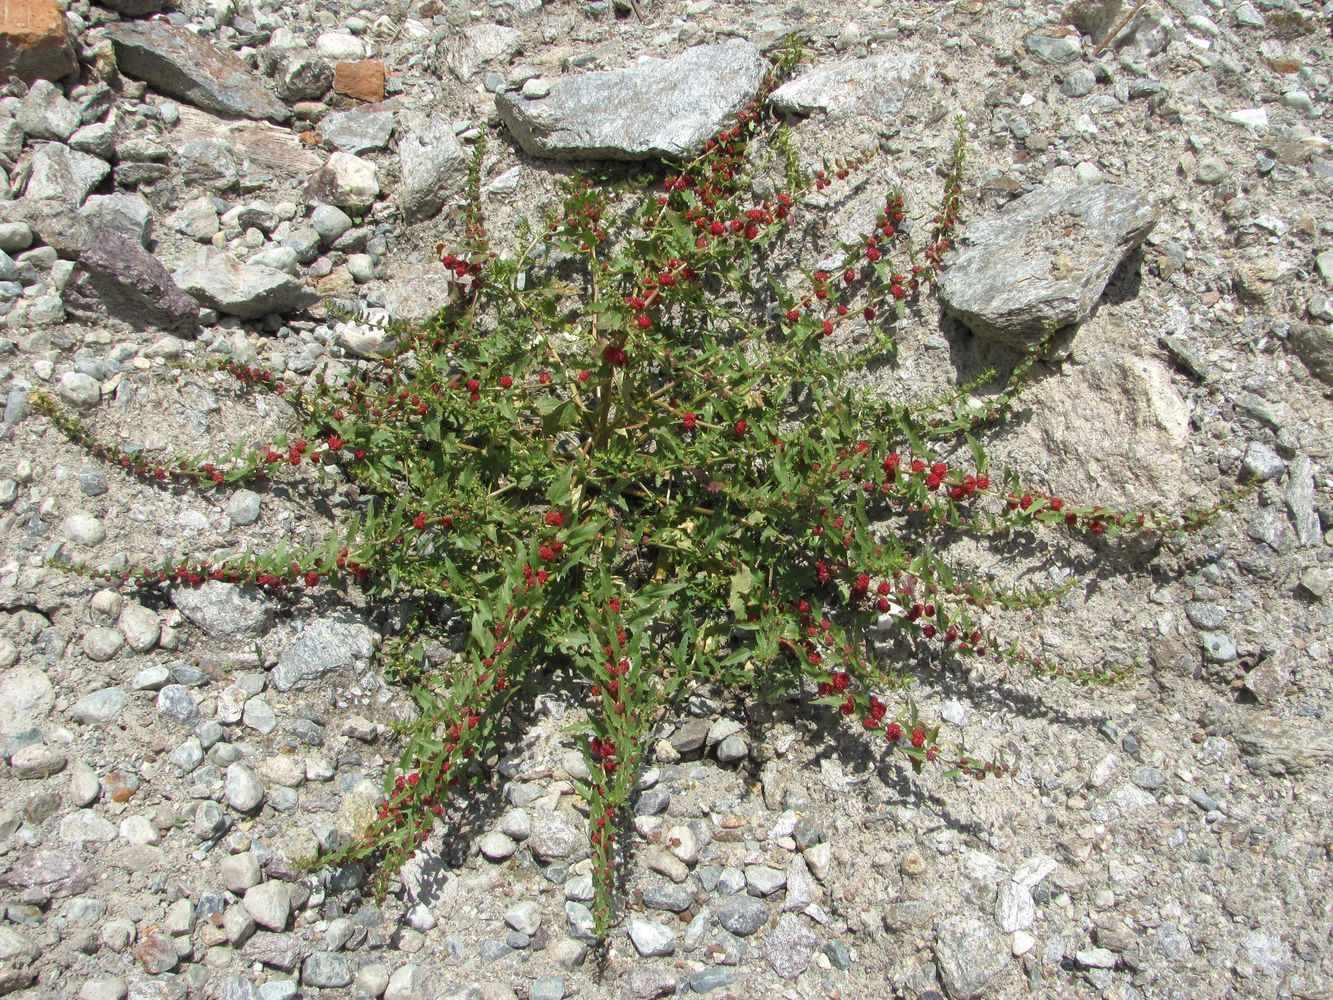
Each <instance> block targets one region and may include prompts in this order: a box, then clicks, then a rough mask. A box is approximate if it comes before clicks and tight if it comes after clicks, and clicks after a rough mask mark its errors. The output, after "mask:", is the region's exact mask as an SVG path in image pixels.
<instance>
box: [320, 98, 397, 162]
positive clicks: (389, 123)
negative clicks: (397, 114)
mask: <svg viewBox="0 0 1333 1000" xmlns="http://www.w3.org/2000/svg"><path fill="white" fill-rule="evenodd" d="M319 134H320V135H321V136H323V137H324V141H325V142H327V143H328V144H329V145H330V146H332V147H333V148H334V149H341V150H342V151H343V152H344V153H366V152H369V151H370V150H372V149H383V148H384V147H385V146H387V145H388V144H389V137H390V136H392V135H393V112H392V111H382V110H375V109H371V108H367V109H360V108H358V109H354V110H352V111H336V112H334V113H333V114H330V115H325V116H324V117H323V118H322V119H320V122H319Z"/></svg>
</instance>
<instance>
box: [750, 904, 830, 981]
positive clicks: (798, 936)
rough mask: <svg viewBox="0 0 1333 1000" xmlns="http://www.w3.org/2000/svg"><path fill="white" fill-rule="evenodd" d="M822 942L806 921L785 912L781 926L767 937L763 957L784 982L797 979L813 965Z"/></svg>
mask: <svg viewBox="0 0 1333 1000" xmlns="http://www.w3.org/2000/svg"><path fill="white" fill-rule="evenodd" d="M818 943H819V939H818V938H817V937H815V932H814V931H813V930H811V929H810V927H809V925H808V924H806V922H805V921H804V920H802V919H801V918H800V917H798V916H796V915H795V914H794V913H784V914H783V915H782V916H781V917H779V918H778V925H777V927H775V928H774V929H773V930H772V931H770V932H769V934H768V935H767V936H766V937H765V938H764V946H763V956H764V959H765V960H766V961H767V962H768V964H769V966H770V967H772V969H773V971H774V972H776V973H777V974H778V975H779V976H781V977H782V978H783V979H795V978H797V977H798V976H799V975H800V974H801V973H802V972H804V971H805V970H806V967H807V966H809V964H810V956H811V955H813V954H814V952H815V945H817V944H818Z"/></svg>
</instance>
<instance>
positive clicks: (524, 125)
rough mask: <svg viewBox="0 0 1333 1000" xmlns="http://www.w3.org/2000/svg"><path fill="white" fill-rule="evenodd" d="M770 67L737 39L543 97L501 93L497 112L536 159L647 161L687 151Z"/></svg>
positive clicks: (588, 77) (563, 86)
mask: <svg viewBox="0 0 1333 1000" xmlns="http://www.w3.org/2000/svg"><path fill="white" fill-rule="evenodd" d="M767 67H768V63H767V62H766V61H765V59H764V57H763V54H762V53H761V52H760V51H759V49H758V48H756V47H755V46H754V45H751V44H750V43H749V42H746V41H742V40H740V39H733V40H731V41H727V42H722V43H720V44H717V45H699V46H695V47H694V48H691V49H687V50H686V51H685V52H683V53H681V54H680V55H678V56H676V57H675V58H674V59H669V60H665V61H664V60H660V59H645V60H643V61H642V62H639V63H636V64H635V65H633V66H631V67H629V68H627V69H617V70H609V71H606V72H599V73H584V74H582V75H580V76H568V77H564V78H562V79H559V80H556V81H555V82H554V83H553V84H552V86H551V92H550V94H548V95H547V96H546V97H543V98H540V99H535V100H532V99H528V98H526V97H524V96H523V95H522V94H521V93H511V92H510V93H500V94H497V95H496V97H495V104H496V107H497V108H498V109H499V112H500V117H501V118H502V119H503V120H504V123H505V125H506V126H507V127H508V128H509V131H510V132H512V133H513V135H514V138H515V139H517V140H518V143H519V145H521V146H522V147H523V149H524V150H525V151H526V152H528V153H530V154H532V155H534V156H550V157H557V158H567V159H568V158H577V159H598V160H647V159H655V158H657V157H681V156H686V155H688V154H689V153H690V152H692V151H693V150H694V149H695V148H696V147H698V146H699V145H700V144H702V143H703V142H704V140H706V139H707V138H708V137H709V136H710V135H712V134H713V133H714V132H716V131H717V129H718V128H719V127H720V126H721V125H722V124H723V123H724V122H725V121H726V119H727V117H728V116H729V115H731V114H732V113H733V112H735V111H737V110H739V109H740V108H741V107H742V106H743V105H744V104H745V102H746V101H748V100H750V99H751V98H752V97H754V95H755V91H756V90H757V89H758V87H759V84H760V82H761V81H762V80H763V78H764V72H765V70H766V69H767Z"/></svg>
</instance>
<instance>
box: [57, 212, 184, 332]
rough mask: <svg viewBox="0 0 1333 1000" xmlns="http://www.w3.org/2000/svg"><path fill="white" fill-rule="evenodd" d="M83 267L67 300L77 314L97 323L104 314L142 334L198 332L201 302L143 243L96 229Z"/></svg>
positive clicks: (72, 282) (81, 261)
mask: <svg viewBox="0 0 1333 1000" xmlns="http://www.w3.org/2000/svg"><path fill="white" fill-rule="evenodd" d="M89 200H90V201H91V199H89ZM78 262H79V266H78V268H76V269H75V272H74V274H73V276H72V277H71V279H70V284H69V285H68V286H67V287H66V292H65V296H64V298H65V307H66V309H68V310H69V312H70V313H71V314H72V315H74V316H76V317H80V318H92V317H97V316H99V315H101V314H103V313H104V314H106V315H110V316H112V317H113V318H115V319H118V320H120V321H121V322H124V323H128V324H129V325H130V326H132V327H134V328H135V329H139V330H166V331H169V332H175V333H180V334H184V335H186V336H193V335H194V334H195V333H196V332H197V330H198V328H199V303H198V302H196V301H195V300H194V299H193V298H191V297H190V296H189V295H187V294H186V293H185V291H184V290H182V289H181V287H180V286H179V285H178V284H177V283H176V282H175V280H174V279H173V278H172V276H171V273H170V272H169V271H168V270H167V269H166V267H164V266H163V265H162V262H161V261H159V260H158V259H157V258H156V257H154V256H153V255H152V254H151V253H149V252H148V251H147V250H145V249H144V248H143V246H142V245H140V243H139V242H138V241H136V240H134V239H132V238H130V237H128V236H126V235H124V234H123V233H121V232H117V231H115V230H111V229H107V228H99V229H96V230H95V231H94V236H93V240H92V242H91V243H89V245H88V246H87V248H86V249H84V250H83V251H81V252H80V254H79V256H78Z"/></svg>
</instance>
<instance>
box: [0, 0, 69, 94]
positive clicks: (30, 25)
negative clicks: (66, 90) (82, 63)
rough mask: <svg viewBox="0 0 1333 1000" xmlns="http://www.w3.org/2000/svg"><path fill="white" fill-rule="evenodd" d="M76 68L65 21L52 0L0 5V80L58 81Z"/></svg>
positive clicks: (13, 1)
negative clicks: (10, 78) (14, 77)
mask: <svg viewBox="0 0 1333 1000" xmlns="http://www.w3.org/2000/svg"><path fill="white" fill-rule="evenodd" d="M78 69H79V61H78V59H76V58H75V56H74V46H73V45H71V44H70V37H69V22H68V21H66V19H65V12H64V10H62V9H61V7H60V5H59V4H58V3H56V2H55V0H6V2H5V3H3V4H0V80H7V79H8V78H9V77H11V76H16V77H18V78H19V79H20V80H22V81H23V82H24V83H32V82H33V81H34V80H59V79H61V78H62V77H66V76H69V75H70V74H71V73H77V72H78Z"/></svg>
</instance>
